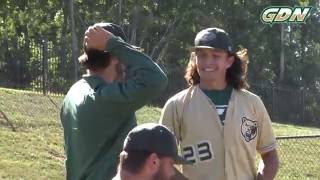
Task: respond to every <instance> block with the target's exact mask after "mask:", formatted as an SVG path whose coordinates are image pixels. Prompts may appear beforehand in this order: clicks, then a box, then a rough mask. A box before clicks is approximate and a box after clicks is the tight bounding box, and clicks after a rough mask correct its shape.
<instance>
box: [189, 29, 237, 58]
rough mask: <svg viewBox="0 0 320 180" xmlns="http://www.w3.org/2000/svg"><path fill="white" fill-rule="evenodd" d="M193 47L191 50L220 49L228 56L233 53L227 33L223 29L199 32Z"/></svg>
mask: <svg viewBox="0 0 320 180" xmlns="http://www.w3.org/2000/svg"><path fill="white" fill-rule="evenodd" d="M194 45H195V46H194V47H193V48H192V49H201V48H205V49H222V50H225V51H227V52H229V53H230V54H234V53H235V52H234V49H233V47H232V45H231V42H230V39H229V35H228V33H227V32H226V31H224V30H223V29H220V28H216V27H211V28H207V29H203V30H201V31H200V32H199V33H198V34H197V35H196V38H195V40H194Z"/></svg>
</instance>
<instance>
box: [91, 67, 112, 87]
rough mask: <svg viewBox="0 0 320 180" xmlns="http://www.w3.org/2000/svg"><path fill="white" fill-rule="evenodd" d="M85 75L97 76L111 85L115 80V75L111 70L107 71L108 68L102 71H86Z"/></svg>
mask: <svg viewBox="0 0 320 180" xmlns="http://www.w3.org/2000/svg"><path fill="white" fill-rule="evenodd" d="M87 75H88V76H99V77H101V78H102V79H103V80H105V81H106V82H108V83H112V82H113V81H114V80H115V78H116V75H115V73H114V72H113V71H112V69H108V68H106V69H103V70H96V71H92V70H87Z"/></svg>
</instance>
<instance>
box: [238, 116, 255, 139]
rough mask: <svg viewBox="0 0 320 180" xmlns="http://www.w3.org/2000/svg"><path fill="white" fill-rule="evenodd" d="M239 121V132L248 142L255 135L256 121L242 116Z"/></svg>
mask: <svg viewBox="0 0 320 180" xmlns="http://www.w3.org/2000/svg"><path fill="white" fill-rule="evenodd" d="M241 121H242V124H241V134H242V136H243V137H244V139H245V140H246V142H249V141H251V140H252V139H254V138H255V137H256V136H257V131H258V122H257V121H253V120H250V119H248V118H246V117H243V118H242V119H241Z"/></svg>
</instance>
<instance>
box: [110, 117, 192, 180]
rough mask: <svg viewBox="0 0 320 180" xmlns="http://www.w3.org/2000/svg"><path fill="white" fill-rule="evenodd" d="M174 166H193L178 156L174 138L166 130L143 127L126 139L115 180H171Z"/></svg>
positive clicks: (137, 128) (163, 127)
mask: <svg viewBox="0 0 320 180" xmlns="http://www.w3.org/2000/svg"><path fill="white" fill-rule="evenodd" d="M174 164H191V163H190V162H188V161H186V160H184V159H183V158H182V157H180V156H179V155H178V150H177V143H176V139H175V136H174V135H173V134H172V133H171V132H170V130H169V129H167V128H166V127H165V126H162V125H159V124H155V123H147V124H142V125H139V126H137V127H135V128H134V129H133V130H131V131H130V132H129V134H128V136H127V137H126V139H125V141H124V145H123V151H122V152H121V153H120V163H119V166H118V173H117V175H116V176H115V177H114V178H113V179H112V180H172V179H173V178H174V177H177V176H176V173H178V171H177V170H176V169H175V168H174ZM175 179H177V178H175ZM182 179H183V178H182ZM184 179H185V178H184Z"/></svg>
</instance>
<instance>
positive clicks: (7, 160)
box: [0, 88, 320, 180]
mask: <svg viewBox="0 0 320 180" xmlns="http://www.w3.org/2000/svg"><path fill="white" fill-rule="evenodd" d="M62 99H63V97H62V96H42V95H40V94H35V93H31V92H23V91H16V90H9V89H1V88H0V179H10V180H11V179H27V180H29V179H32V180H33V179H64V174H65V172H64V153H63V135H62V128H61V125H60V120H59V106H60V104H61V101H62ZM136 114H137V119H138V122H139V123H144V122H156V121H157V120H158V119H159V116H160V108H156V107H144V108H142V109H140V110H139V111H138V112H137V113H136ZM8 120H9V121H8ZM273 127H274V130H275V133H276V135H277V136H290V135H312V134H320V129H319V128H312V127H301V126H295V125H290V124H279V123H273ZM278 143H279V155H280V161H281V164H280V167H281V168H280V171H279V174H278V177H277V179H290V180H291V179H320V165H319V162H320V157H319V156H318V154H319V153H320V139H319V138H317V139H299V140H296V139H293V140H279V141H278Z"/></svg>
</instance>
